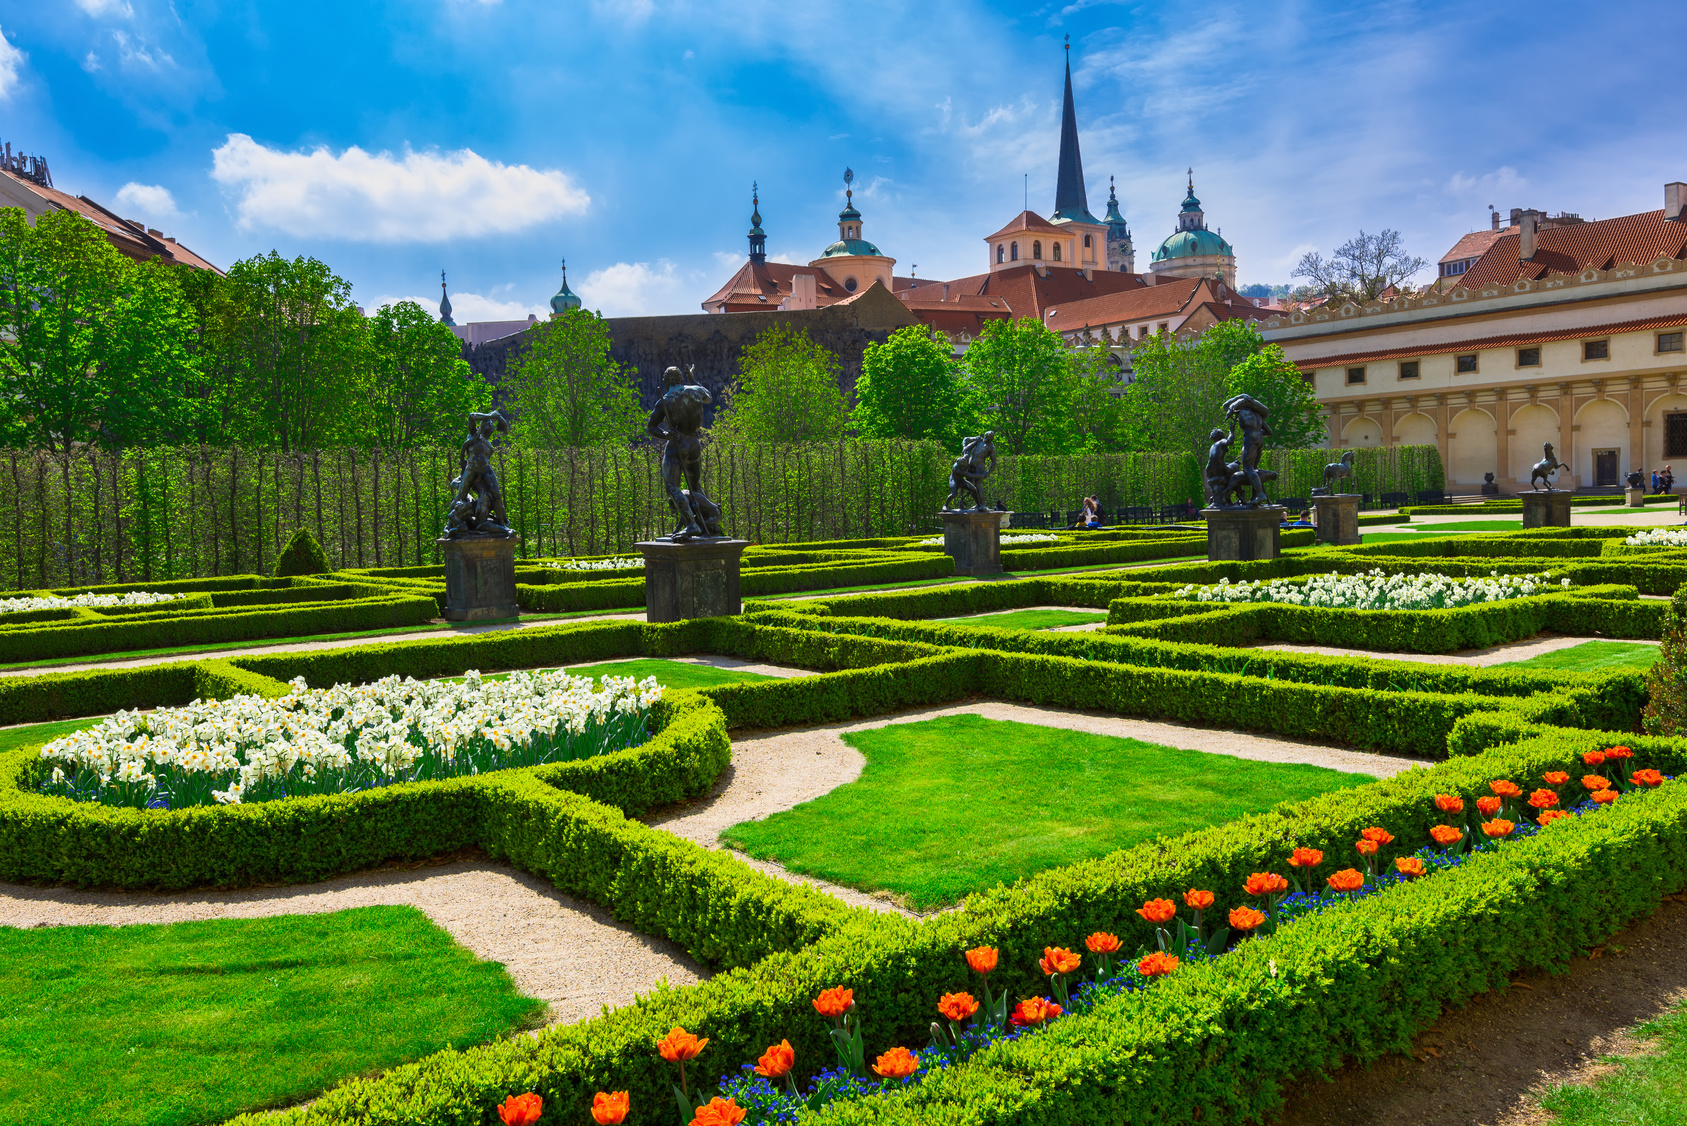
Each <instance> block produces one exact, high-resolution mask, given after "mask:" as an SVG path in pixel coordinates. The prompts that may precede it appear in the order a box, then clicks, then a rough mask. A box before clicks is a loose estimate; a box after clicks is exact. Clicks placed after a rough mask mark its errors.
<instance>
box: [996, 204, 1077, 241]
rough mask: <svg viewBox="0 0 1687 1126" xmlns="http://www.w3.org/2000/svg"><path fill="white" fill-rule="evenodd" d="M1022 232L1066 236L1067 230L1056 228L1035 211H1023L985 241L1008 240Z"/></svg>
mask: <svg viewBox="0 0 1687 1126" xmlns="http://www.w3.org/2000/svg"><path fill="white" fill-rule="evenodd" d="M1021 231H1037V232H1039V233H1040V232H1042V231H1050V232H1052V233H1054V234H1057V235H1058V234H1064V233H1065V228H1062V227H1057V226H1055V225H1054V224H1053V223H1051V222H1049V221H1048V220H1047V219H1045V218H1043V217H1042V216H1041V215H1038V214H1037V213H1036V212H1035V211H1021V212H1020V213H1019V214H1018V215H1015V216H1014V217H1013V218H1012V219H1010V220H1008V225H1007V226H1005V227H1003V228H1002V229H1001V230H999V231H997V232H996V233H995V234H993V235H988V236H986V237H985V239H984V241H985V242H989V241H990V240H992V239H999V238H1007V237H1008V236H1009V235H1016V234H1018V233H1019V232H1021Z"/></svg>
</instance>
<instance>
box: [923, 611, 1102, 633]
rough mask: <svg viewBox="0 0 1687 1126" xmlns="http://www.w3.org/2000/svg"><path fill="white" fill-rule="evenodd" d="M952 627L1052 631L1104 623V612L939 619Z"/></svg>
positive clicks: (1029, 612)
mask: <svg viewBox="0 0 1687 1126" xmlns="http://www.w3.org/2000/svg"><path fill="white" fill-rule="evenodd" d="M938 620H939V621H941V622H944V623H946V624H948V625H952V626H990V627H992V628H994V629H1052V628H1054V627H1055V626H1081V625H1085V624H1086V623H1089V622H1105V621H1106V620H1107V611H1105V610H1093V611H1089V610H1085V611H1079V610H1006V611H1003V612H1002V613H1000V614H975V615H973V616H971V617H967V618H939V619H938Z"/></svg>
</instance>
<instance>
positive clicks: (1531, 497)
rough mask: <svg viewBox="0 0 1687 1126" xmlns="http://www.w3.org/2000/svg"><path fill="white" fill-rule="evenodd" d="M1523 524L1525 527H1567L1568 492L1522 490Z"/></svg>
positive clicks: (1568, 516) (1568, 515)
mask: <svg viewBox="0 0 1687 1126" xmlns="http://www.w3.org/2000/svg"><path fill="white" fill-rule="evenodd" d="M1522 496H1523V526H1524V527H1525V528H1568V527H1569V526H1570V496H1571V494H1570V493H1569V492H1560V491H1558V490H1556V489H1555V490H1553V491H1552V492H1541V491H1537V490H1535V489H1525V490H1524V491H1523V494H1522Z"/></svg>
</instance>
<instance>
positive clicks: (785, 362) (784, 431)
mask: <svg viewBox="0 0 1687 1126" xmlns="http://www.w3.org/2000/svg"><path fill="white" fill-rule="evenodd" d="M848 421H849V411H848V408H847V407H846V406H845V405H844V397H843V391H842V390H841V389H840V388H839V387H838V358H837V357H836V356H834V355H832V353H831V352H829V351H827V350H826V349H825V348H823V347H821V346H820V345H819V344H816V343H815V342H814V340H813V338H811V337H810V336H809V335H808V330H807V329H794V328H791V327H789V326H787V325H773V326H772V327H770V328H766V329H763V330H762V332H761V335H759V336H757V337H756V339H755V340H754V341H753V342H752V343H751V344H750V345H749V346H748V347H746V348H745V349H744V350H743V351H742V352H741V353H739V356H738V380H737V382H736V383H735V384H734V385H733V386H732V387H730V388H728V389H727V395H726V407H725V409H724V410H723V411H722V412H721V413H719V414H717V415H716V416H715V426H714V429H715V433H716V434H718V435H720V436H721V437H728V436H730V437H732V438H736V439H739V440H741V441H750V442H827V441H832V440H833V439H836V438H840V437H842V436H843V432H844V426H845V425H846V424H847V423H848Z"/></svg>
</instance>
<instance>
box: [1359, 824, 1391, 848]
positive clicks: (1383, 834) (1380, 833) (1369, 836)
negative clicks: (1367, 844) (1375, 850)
mask: <svg viewBox="0 0 1687 1126" xmlns="http://www.w3.org/2000/svg"><path fill="white" fill-rule="evenodd" d="M1359 835H1360V836H1361V837H1364V838H1365V839H1366V840H1367V841H1375V842H1376V843H1377V844H1379V845H1385V844H1393V843H1394V834H1393V833H1390V832H1389V831H1388V830H1387V829H1379V828H1377V827H1376V826H1375V825H1373V826H1371V827H1370V828H1369V829H1366V830H1365V831H1364V832H1362V833H1360V834H1359Z"/></svg>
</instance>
